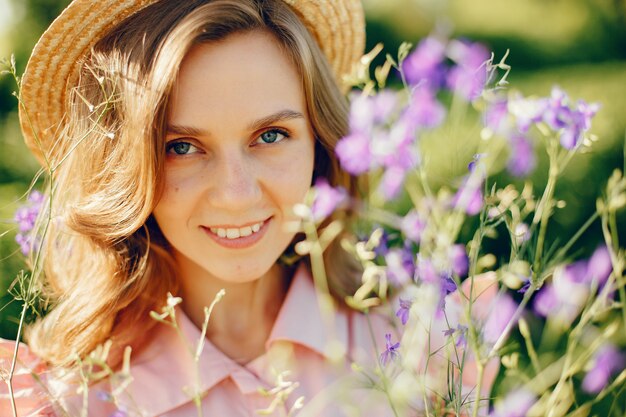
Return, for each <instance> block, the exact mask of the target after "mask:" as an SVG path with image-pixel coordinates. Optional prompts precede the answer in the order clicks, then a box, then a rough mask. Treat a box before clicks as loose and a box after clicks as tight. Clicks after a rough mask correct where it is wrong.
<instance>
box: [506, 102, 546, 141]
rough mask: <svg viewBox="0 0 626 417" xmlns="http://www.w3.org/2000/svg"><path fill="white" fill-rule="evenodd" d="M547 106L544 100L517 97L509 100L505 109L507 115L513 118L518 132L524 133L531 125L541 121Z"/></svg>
mask: <svg viewBox="0 0 626 417" xmlns="http://www.w3.org/2000/svg"><path fill="white" fill-rule="evenodd" d="M547 106H548V102H547V99H545V98H541V99H533V98H525V97H522V96H521V95H517V96H515V97H513V98H511V99H509V101H508V106H507V107H508V109H509V114H511V115H512V116H513V117H514V118H515V121H516V124H517V128H518V129H519V131H520V132H522V133H526V132H527V131H528V129H529V128H530V126H531V125H532V124H534V123H537V122H539V121H541V120H542V117H543V114H544V112H545V110H546V107H547Z"/></svg>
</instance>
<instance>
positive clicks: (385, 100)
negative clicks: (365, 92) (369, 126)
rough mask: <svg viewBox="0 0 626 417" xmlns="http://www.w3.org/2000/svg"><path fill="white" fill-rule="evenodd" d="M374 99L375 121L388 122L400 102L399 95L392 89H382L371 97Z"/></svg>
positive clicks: (378, 122) (379, 122)
mask: <svg viewBox="0 0 626 417" xmlns="http://www.w3.org/2000/svg"><path fill="white" fill-rule="evenodd" d="M371 100H373V102H372V105H373V117H374V123H377V124H384V123H387V122H388V120H389V118H390V117H391V116H392V115H393V113H394V111H395V109H396V106H397V104H398V95H397V93H396V92H395V91H392V90H382V91H380V92H379V93H378V94H376V95H375V96H373V97H372V98H371Z"/></svg>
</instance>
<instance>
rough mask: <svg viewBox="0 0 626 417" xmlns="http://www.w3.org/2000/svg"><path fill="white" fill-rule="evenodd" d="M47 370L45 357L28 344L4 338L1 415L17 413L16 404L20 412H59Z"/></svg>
mask: <svg viewBox="0 0 626 417" xmlns="http://www.w3.org/2000/svg"><path fill="white" fill-rule="evenodd" d="M16 354H17V356H16ZM14 358H15V359H14ZM14 363H15V367H14V368H13V364H14ZM11 369H13V372H12V373H11ZM46 372H47V366H46V364H45V363H44V361H42V360H41V359H40V358H39V357H37V355H35V354H34V353H33V352H32V351H31V350H30V349H29V348H28V346H27V345H25V344H23V343H16V342H15V341H12V340H4V339H0V377H1V379H2V382H1V384H0V415H3V416H9V415H13V405H15V407H16V409H17V415H19V416H24V417H32V416H55V415H56V414H55V413H54V411H53V407H52V400H51V399H50V398H49V396H48V394H47V389H46V387H45V379H46ZM9 380H10V382H9ZM9 384H10V387H11V389H9ZM11 391H12V393H11Z"/></svg>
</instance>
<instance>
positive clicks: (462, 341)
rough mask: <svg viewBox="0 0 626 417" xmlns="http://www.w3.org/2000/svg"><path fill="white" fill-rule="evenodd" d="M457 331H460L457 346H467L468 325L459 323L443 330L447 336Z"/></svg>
mask: <svg viewBox="0 0 626 417" xmlns="http://www.w3.org/2000/svg"><path fill="white" fill-rule="evenodd" d="M455 333H458V334H457V337H456V343H455V345H456V346H457V347H465V346H466V345H467V327H465V326H463V325H461V324H459V325H458V326H457V327H456V328H449V329H448V330H444V331H443V335H444V336H446V337H449V336H452V335H453V334H455Z"/></svg>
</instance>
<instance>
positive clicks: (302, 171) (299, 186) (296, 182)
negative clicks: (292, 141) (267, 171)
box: [273, 146, 314, 205]
mask: <svg viewBox="0 0 626 417" xmlns="http://www.w3.org/2000/svg"><path fill="white" fill-rule="evenodd" d="M313 166H314V154H313V146H310V147H308V146H307V147H303V149H302V150H301V151H300V152H297V153H294V154H292V155H291V157H290V158H287V159H286V160H284V161H282V163H281V167H280V168H279V169H277V170H276V172H278V174H277V175H275V178H274V184H275V185H274V186H273V188H274V189H275V190H276V192H278V193H279V195H280V196H281V200H282V201H283V205H293V204H296V203H300V202H302V201H303V199H304V196H305V195H306V193H307V191H308V190H309V188H310V187H311V180H312V178H313Z"/></svg>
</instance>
